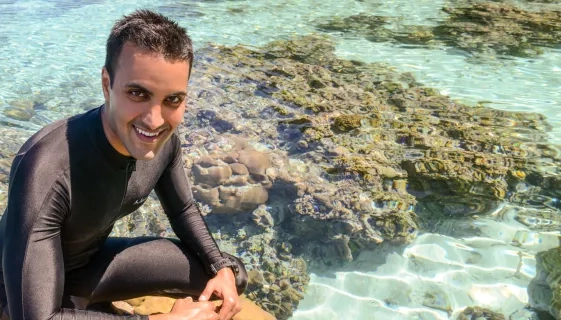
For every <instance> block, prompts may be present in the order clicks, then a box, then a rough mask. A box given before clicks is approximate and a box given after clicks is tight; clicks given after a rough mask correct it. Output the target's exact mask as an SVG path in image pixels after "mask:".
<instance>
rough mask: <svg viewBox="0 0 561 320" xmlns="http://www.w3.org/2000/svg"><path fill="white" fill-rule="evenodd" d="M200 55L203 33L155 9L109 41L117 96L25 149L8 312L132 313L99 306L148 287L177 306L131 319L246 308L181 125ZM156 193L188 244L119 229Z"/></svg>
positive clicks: (0, 230) (240, 269)
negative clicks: (200, 193)
mask: <svg viewBox="0 0 561 320" xmlns="http://www.w3.org/2000/svg"><path fill="white" fill-rule="evenodd" d="M192 63H193V49H192V45H191V40H190V38H189V37H188V35H187V34H186V32H185V30H184V29H183V28H181V27H179V26H178V25H177V24H176V23H175V22H173V21H170V20H169V19H167V18H165V17H164V16H161V15H159V14H156V13H153V12H150V11H147V10H140V11H136V12H134V13H132V14H131V15H128V16H125V17H124V18H123V19H121V20H120V21H118V22H117V23H116V24H115V25H114V27H113V29H112V30H111V34H110V36H109V38H108V40H107V56H106V62H105V66H104V68H103V70H102V89H103V94H104V97H105V104H104V105H102V106H101V107H99V108H96V109H93V110H91V111H89V112H87V113H84V114H80V115H77V116H74V117H71V118H68V119H64V120H60V121H57V122H55V123H52V124H50V125H48V126H46V127H45V128H43V129H42V130H40V131H39V132H37V133H36V134H35V135H33V136H32V137H31V138H30V139H29V140H28V141H27V142H26V143H25V144H24V145H23V146H22V148H21V149H20V151H19V153H18V154H17V156H16V158H15V160H14V162H13V164H12V169H11V172H10V185H9V188H10V189H9V196H8V207H7V209H6V211H5V213H4V215H3V216H2V220H1V221H0V241H1V243H2V268H1V269H2V273H3V277H2V278H1V279H2V280H3V283H2V285H1V286H0V302H1V303H2V306H3V307H4V312H3V317H4V318H7V317H10V318H11V319H14V320H19V319H30V320H31V319H33V320H35V319H37V320H39V319H41V320H43V319H74V320H79V319H90V320H93V319H121V318H126V317H125V316H118V315H112V314H110V313H106V312H103V311H94V309H97V310H100V309H101V310H103V309H104V308H107V304H108V303H109V302H111V301H115V300H123V299H129V298H134V297H139V296H144V295H167V296H175V297H180V298H181V299H179V300H177V302H176V303H175V305H174V307H173V309H172V311H171V312H170V313H169V314H159V315H151V316H149V317H148V316H129V318H135V319H151V320H157V319H170V320H173V319H178V320H179V319H182V320H186V319H197V320H199V319H221V320H223V319H230V318H231V317H232V316H233V315H235V314H236V313H237V312H239V311H240V304H239V299H238V295H239V294H241V293H242V292H243V290H244V289H245V286H246V284H247V273H246V271H245V268H244V266H243V264H242V263H241V261H240V260H239V259H237V258H235V257H233V256H231V255H228V254H226V253H222V252H221V251H220V250H219V248H218V246H217V245H216V243H215V241H214V239H213V238H212V236H211V234H210V232H209V230H208V228H207V226H206V224H205V222H204V220H203V218H202V216H201V213H200V211H199V210H198V207H197V206H196V205H195V202H194V200H193V197H192V194H191V188H190V185H189V181H188V179H187V176H186V174H185V171H184V166H183V162H182V154H181V147H180V141H179V138H178V137H177V136H176V135H175V133H174V132H175V129H176V128H177V127H178V126H179V125H180V123H181V121H182V120H183V115H184V113H185V102H186V101H185V100H186V97H187V84H188V80H189V76H190V72H191V65H192ZM152 190H155V191H156V194H157V195H158V198H159V200H160V202H161V204H162V207H163V208H164V210H165V212H166V215H167V216H168V218H169V220H170V224H171V226H172V228H173V230H174V232H175V233H176V235H177V237H178V238H179V240H176V239H167V238H158V237H140V238H116V237H109V234H110V233H111V230H112V228H113V225H114V223H115V222H116V221H117V220H118V219H120V218H122V217H124V216H126V215H128V214H130V213H132V212H133V211H135V210H136V209H138V208H139V207H140V206H141V205H142V203H143V202H144V200H145V199H146V198H147V197H148V195H149V194H150V192H151V191H152ZM213 294H214V295H216V296H217V297H218V298H220V299H222V300H223V304H222V307H221V308H220V309H219V310H218V309H215V307H214V304H213V303H211V302H209V301H208V300H209V298H210V297H211V295H213ZM186 296H189V298H185V297H186ZM190 297H195V298H197V299H198V301H197V302H194V301H193V300H192V299H191V298H190Z"/></svg>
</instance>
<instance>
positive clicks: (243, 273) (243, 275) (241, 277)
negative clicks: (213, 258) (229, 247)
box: [224, 253, 248, 295]
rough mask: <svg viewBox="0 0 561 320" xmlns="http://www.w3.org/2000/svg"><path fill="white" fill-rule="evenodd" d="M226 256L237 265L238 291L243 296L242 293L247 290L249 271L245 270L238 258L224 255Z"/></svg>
mask: <svg viewBox="0 0 561 320" xmlns="http://www.w3.org/2000/svg"><path fill="white" fill-rule="evenodd" d="M224 255H226V256H228V257H229V258H230V259H232V260H233V261H235V262H236V264H237V267H238V274H237V275H236V289H237V290H238V295H241V294H242V293H244V291H245V289H246V288H247V282H248V277H247V270H246V269H245V266H244V264H243V262H242V261H241V260H240V259H238V258H237V257H235V256H233V255H231V254H228V253H224Z"/></svg>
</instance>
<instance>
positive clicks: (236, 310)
mask: <svg viewBox="0 0 561 320" xmlns="http://www.w3.org/2000/svg"><path fill="white" fill-rule="evenodd" d="M236 298H237V297H236ZM235 300H236V301H235V303H234V306H233V307H232V311H231V312H230V314H228V317H227V319H232V318H234V316H235V315H236V314H238V313H239V312H240V311H241V310H242V306H241V304H240V299H239V298H238V299H235Z"/></svg>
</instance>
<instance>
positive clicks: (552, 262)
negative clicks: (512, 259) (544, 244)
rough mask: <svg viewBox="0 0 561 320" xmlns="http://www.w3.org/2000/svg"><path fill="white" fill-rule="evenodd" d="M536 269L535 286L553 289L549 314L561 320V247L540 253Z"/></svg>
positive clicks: (537, 257) (537, 256)
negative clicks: (541, 285)
mask: <svg viewBox="0 0 561 320" xmlns="http://www.w3.org/2000/svg"><path fill="white" fill-rule="evenodd" d="M536 269H537V274H536V277H535V279H534V282H536V284H535V285H537V286H539V285H540V284H545V285H546V286H547V287H549V289H551V296H550V297H551V301H548V302H549V313H550V314H551V315H552V316H553V317H554V318H555V319H561V283H560V281H559V279H561V247H556V248H552V249H550V250H547V251H542V252H538V254H537V255H536ZM535 285H534V286H535ZM534 295H535V294H534ZM546 303H547V302H546Z"/></svg>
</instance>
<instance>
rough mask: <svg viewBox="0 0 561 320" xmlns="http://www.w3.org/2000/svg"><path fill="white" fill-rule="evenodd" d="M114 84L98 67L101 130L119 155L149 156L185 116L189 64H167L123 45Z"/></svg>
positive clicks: (160, 145)
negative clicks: (103, 100)
mask: <svg viewBox="0 0 561 320" xmlns="http://www.w3.org/2000/svg"><path fill="white" fill-rule="evenodd" d="M114 77H115V79H113V87H112V88H111V86H110V81H109V74H108V73H107V70H106V69H105V68H103V70H102V87H103V94H104V96H105V107H104V110H103V114H102V119H103V129H104V131H105V135H106V136H107V139H108V140H109V142H110V143H111V145H112V146H113V147H114V148H115V149H116V150H117V151H118V152H120V153H121V154H123V155H127V156H132V157H133V158H135V159H138V160H150V159H153V158H154V157H155V156H156V154H157V153H158V151H159V150H160V148H161V147H162V146H163V145H164V143H165V142H166V141H167V140H168V139H169V138H170V137H171V135H172V134H173V132H174V130H175V129H176V128H177V126H178V125H179V124H180V123H181V121H182V120H183V114H184V113H185V102H186V101H185V100H186V97H187V92H186V91H187V83H188V80H189V62H186V61H183V62H175V63H171V62H168V61H165V60H164V59H163V57H162V56H160V55H157V54H153V53H146V52H144V51H141V50H140V49H138V48H137V47H135V46H133V45H131V44H128V43H126V44H125V45H124V46H123V50H122V51H121V54H120V57H119V62H118V66H117V68H116V70H115V75H114Z"/></svg>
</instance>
